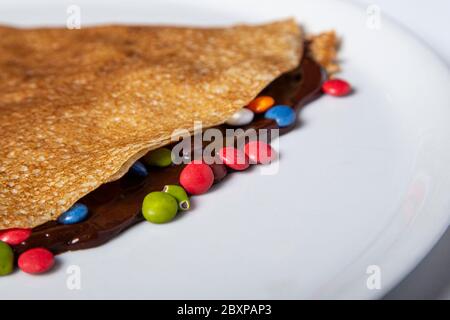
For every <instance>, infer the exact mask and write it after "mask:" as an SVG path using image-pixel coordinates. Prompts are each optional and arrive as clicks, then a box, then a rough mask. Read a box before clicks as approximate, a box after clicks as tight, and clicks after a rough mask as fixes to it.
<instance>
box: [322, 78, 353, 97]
mask: <svg viewBox="0 0 450 320" xmlns="http://www.w3.org/2000/svg"><path fill="white" fill-rule="evenodd" d="M322 91H323V92H325V93H326V94H329V95H332V96H336V97H341V96H346V95H348V94H349V93H350V92H351V91H352V88H351V86H350V84H349V83H348V82H347V81H345V80H342V79H337V78H336V79H330V80H327V81H325V82H324V83H323V84H322Z"/></svg>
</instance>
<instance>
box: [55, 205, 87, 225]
mask: <svg viewBox="0 0 450 320" xmlns="http://www.w3.org/2000/svg"><path fill="white" fill-rule="evenodd" d="M88 212H89V210H88V207H86V206H85V205H84V204H82V203H75V204H74V205H73V206H72V207H71V208H70V209H69V210H67V211H66V212H64V213H63V214H62V215H60V216H59V218H58V222H59V223H61V224H75V223H79V222H81V221H83V220H85V219H86V218H87V216H88Z"/></svg>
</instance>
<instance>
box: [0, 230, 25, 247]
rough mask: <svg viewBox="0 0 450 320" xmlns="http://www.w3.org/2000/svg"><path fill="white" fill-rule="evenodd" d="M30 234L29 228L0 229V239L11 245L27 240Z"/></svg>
mask: <svg viewBox="0 0 450 320" xmlns="http://www.w3.org/2000/svg"><path fill="white" fill-rule="evenodd" d="M30 235H31V229H21V228H13V229H7V230H4V231H0V241H3V242H6V243H7V244H9V245H11V246H15V245H18V244H20V243H22V242H24V241H25V240H27V239H28V238H29V237H30Z"/></svg>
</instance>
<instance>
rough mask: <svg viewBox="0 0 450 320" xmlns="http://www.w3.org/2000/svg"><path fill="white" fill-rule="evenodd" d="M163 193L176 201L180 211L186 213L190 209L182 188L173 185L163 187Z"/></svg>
mask: <svg viewBox="0 0 450 320" xmlns="http://www.w3.org/2000/svg"><path fill="white" fill-rule="evenodd" d="M163 192H167V193H168V194H170V195H171V196H172V197H174V198H175V199H176V200H177V202H178V207H179V208H180V210H183V211H186V210H189V208H190V207H191V202H190V201H189V197H188V195H187V193H186V191H185V190H184V189H183V187H180V186H177V185H175V184H169V185H166V186H164V189H163Z"/></svg>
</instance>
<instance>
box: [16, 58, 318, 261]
mask: <svg viewBox="0 0 450 320" xmlns="http://www.w3.org/2000/svg"><path fill="white" fill-rule="evenodd" d="M322 80H323V74H322V69H321V68H320V66H319V65H318V64H317V63H315V62H314V61H313V60H311V59H310V58H308V57H305V58H304V59H303V61H302V62H301V64H300V66H299V67H298V68H297V69H295V70H293V71H291V72H288V73H286V74H284V75H282V76H280V77H279V78H277V79H276V80H274V81H273V82H272V83H271V84H270V85H269V86H268V87H267V88H266V89H264V90H263V92H262V93H261V94H263V95H270V96H272V97H273V98H274V99H275V101H276V102H277V104H286V105H291V106H295V107H296V108H299V107H300V106H303V105H305V104H306V103H307V102H309V101H311V100H313V99H314V98H316V97H317V96H318V95H319V94H320V86H321V83H322ZM218 128H219V129H221V130H225V129H226V126H219V127H218ZM249 128H254V129H263V128H265V129H272V128H277V125H276V123H275V122H274V121H273V120H268V119H265V118H264V117H263V116H262V115H258V116H256V117H255V119H254V120H253V122H252V123H251V124H249V125H247V126H245V127H244V128H243V129H249ZM290 129H292V128H283V129H281V130H280V133H284V132H286V131H288V130H290ZM183 167H184V166H183V165H172V166H169V167H166V168H155V169H153V168H150V169H149V175H148V176H147V177H145V178H139V177H136V176H133V174H132V173H128V174H126V175H125V176H124V177H122V178H121V179H119V180H117V181H114V182H111V183H108V184H105V185H103V186H101V187H99V188H98V189H96V190H94V191H93V192H91V193H90V194H88V195H87V196H85V197H84V198H82V199H80V201H79V202H81V203H84V204H85V205H87V206H88V208H89V217H88V218H87V219H86V220H85V221H83V222H80V223H78V224H73V225H62V224H59V223H57V222H56V221H50V222H47V223H45V224H43V225H40V226H38V227H36V228H34V229H33V233H32V235H31V236H30V238H29V239H28V240H26V241H25V242H23V243H21V244H19V245H17V246H15V247H14V248H13V249H14V251H15V252H16V254H20V253H22V252H24V251H25V250H27V249H30V248H34V247H45V248H47V249H49V250H50V251H52V252H53V253H55V254H59V253H62V252H65V251H72V250H79V249H86V248H92V247H96V246H99V245H101V244H103V243H105V242H107V241H109V240H110V239H112V238H113V237H115V236H117V235H118V234H120V233H121V232H122V231H124V230H125V229H127V228H129V227H131V226H132V225H134V224H135V223H137V222H140V221H142V220H143V216H142V214H141V204H142V200H143V199H144V197H145V196H146V195H147V194H148V193H150V192H152V191H160V190H162V189H163V187H164V185H166V184H178V177H179V175H180V172H181V170H182V169H183ZM216 169H217V170H223V168H216ZM224 175H225V173H224ZM219 180H221V179H218V180H217V181H216V182H218V181H219Z"/></svg>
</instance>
